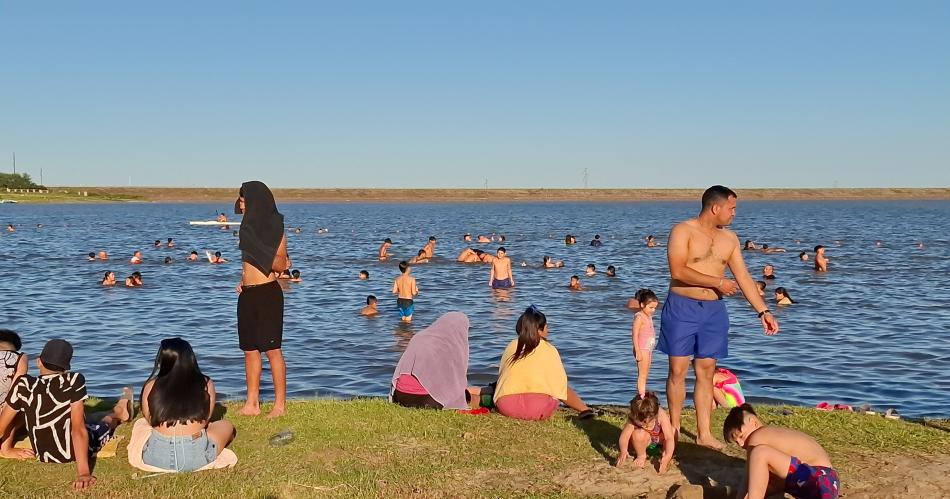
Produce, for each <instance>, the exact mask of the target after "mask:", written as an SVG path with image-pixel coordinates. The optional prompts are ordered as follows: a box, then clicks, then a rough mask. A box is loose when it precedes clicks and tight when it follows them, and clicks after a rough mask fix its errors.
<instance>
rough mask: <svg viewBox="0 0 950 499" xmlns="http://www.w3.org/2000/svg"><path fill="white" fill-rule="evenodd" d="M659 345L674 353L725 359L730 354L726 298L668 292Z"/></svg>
mask: <svg viewBox="0 0 950 499" xmlns="http://www.w3.org/2000/svg"><path fill="white" fill-rule="evenodd" d="M656 346H657V348H658V349H659V350H660V351H661V352H663V353H665V354H667V355H670V356H673V357H696V358H699V359H725V358H726V357H728V356H729V313H728V312H727V311H726V303H725V302H724V301H723V300H708V301H707V300H695V299H693V298H687V297H685V296H682V295H678V294H676V293H668V294H667V295H666V303H664V304H663V311H662V312H661V313H660V337H659V338H658V341H657V345H656Z"/></svg>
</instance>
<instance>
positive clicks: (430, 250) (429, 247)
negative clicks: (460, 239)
mask: <svg viewBox="0 0 950 499" xmlns="http://www.w3.org/2000/svg"><path fill="white" fill-rule="evenodd" d="M422 251H424V252H425V256H426V258H432V257H433V256H435V236H429V242H427V243H426V245H425V246H423V248H422Z"/></svg>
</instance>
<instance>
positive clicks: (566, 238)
mask: <svg viewBox="0 0 950 499" xmlns="http://www.w3.org/2000/svg"><path fill="white" fill-rule="evenodd" d="M576 243H577V238H576V237H574V236H573V235H571V234H568V235H566V236H564V244H566V245H568V246H570V245H572V244H576Z"/></svg>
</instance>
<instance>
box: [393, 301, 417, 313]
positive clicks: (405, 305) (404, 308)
mask: <svg viewBox="0 0 950 499" xmlns="http://www.w3.org/2000/svg"><path fill="white" fill-rule="evenodd" d="M396 308H398V309H399V317H412V312H413V311H415V309H416V306H415V304H413V303H412V300H410V299H408V298H397V299H396Z"/></svg>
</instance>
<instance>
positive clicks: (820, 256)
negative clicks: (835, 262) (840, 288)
mask: <svg viewBox="0 0 950 499" xmlns="http://www.w3.org/2000/svg"><path fill="white" fill-rule="evenodd" d="M815 270H817V271H818V272H828V258H827V257H825V247H824V246H822V245H820V244H819V245H818V246H815Z"/></svg>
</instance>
